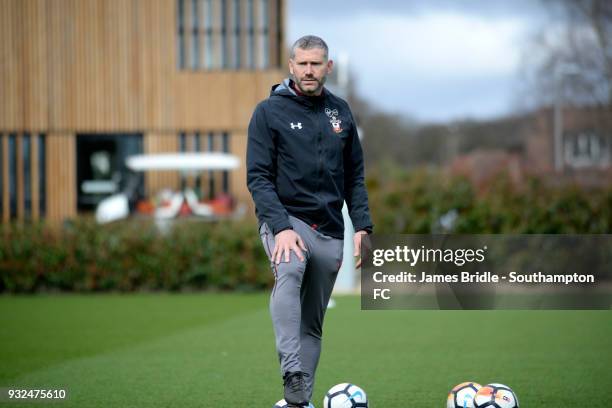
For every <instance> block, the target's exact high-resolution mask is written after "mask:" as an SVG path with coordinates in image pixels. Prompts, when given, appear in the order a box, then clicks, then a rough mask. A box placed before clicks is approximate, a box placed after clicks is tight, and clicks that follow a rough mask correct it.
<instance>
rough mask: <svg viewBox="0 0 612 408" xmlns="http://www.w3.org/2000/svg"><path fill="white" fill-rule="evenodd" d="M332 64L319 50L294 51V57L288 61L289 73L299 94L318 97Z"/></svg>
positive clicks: (299, 49)
mask: <svg viewBox="0 0 612 408" xmlns="http://www.w3.org/2000/svg"><path fill="white" fill-rule="evenodd" d="M333 65H334V63H333V61H332V60H327V59H326V58H325V51H324V50H323V49H321V48H311V49H309V50H303V49H301V48H296V49H295V57H294V58H292V59H290V60H289V72H290V73H291V76H292V79H293V81H294V82H295V84H296V85H297V87H298V89H299V90H300V92H302V93H303V94H305V95H310V96H312V95H320V94H321V90H322V89H323V85H324V84H325V80H326V79H327V75H328V74H329V73H331V71H332V67H333Z"/></svg>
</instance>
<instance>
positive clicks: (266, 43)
mask: <svg viewBox="0 0 612 408" xmlns="http://www.w3.org/2000/svg"><path fill="white" fill-rule="evenodd" d="M258 14H259V24H258V30H257V33H258V37H259V38H258V44H259V52H258V55H259V66H258V68H259V69H266V68H268V66H269V62H270V39H269V37H268V26H269V22H268V0H259V13H258Z"/></svg>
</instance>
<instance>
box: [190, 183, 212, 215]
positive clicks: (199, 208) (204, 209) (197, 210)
mask: <svg viewBox="0 0 612 408" xmlns="http://www.w3.org/2000/svg"><path fill="white" fill-rule="evenodd" d="M184 194H185V200H187V205H188V206H189V208H190V209H191V211H192V212H193V213H194V214H195V215H199V216H201V217H210V216H211V215H213V210H212V207H211V206H210V205H208V204H204V203H201V202H199V201H198V196H196V193H195V192H194V191H193V190H192V189H187V190H185V193H184Z"/></svg>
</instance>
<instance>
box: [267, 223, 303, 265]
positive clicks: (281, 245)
mask: <svg viewBox="0 0 612 408" xmlns="http://www.w3.org/2000/svg"><path fill="white" fill-rule="evenodd" d="M302 249H303V250H304V251H307V249H306V245H304V241H302V238H301V237H300V236H299V235H298V234H297V233H296V232H295V231H294V230H291V229H286V230H283V231H281V232H279V233H278V234H276V235H275V236H274V250H273V251H272V259H273V260H274V262H276V264H277V265H278V264H279V263H281V259H282V256H283V253H284V254H285V262H289V258H290V256H291V252H290V251H291V250H293V252H295V254H296V255H297V257H298V258H300V261H302V262H304V255H303V254H302Z"/></svg>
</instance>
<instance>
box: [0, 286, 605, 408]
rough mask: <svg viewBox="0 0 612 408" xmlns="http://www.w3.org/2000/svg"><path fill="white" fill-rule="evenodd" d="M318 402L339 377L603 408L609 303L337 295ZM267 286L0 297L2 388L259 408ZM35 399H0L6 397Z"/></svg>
mask: <svg viewBox="0 0 612 408" xmlns="http://www.w3.org/2000/svg"><path fill="white" fill-rule="evenodd" d="M336 300H337V306H336V307H335V308H333V309H330V310H329V311H328V314H327V318H326V325H325V338H324V344H323V355H322V358H321V361H320V364H319V372H318V376H317V384H316V390H315V395H314V401H313V402H314V404H315V406H316V407H317V408H321V404H322V402H321V401H322V399H323V394H324V392H325V391H326V390H327V389H328V388H329V387H331V386H332V385H334V384H336V383H340V382H346V381H348V382H353V383H355V384H358V385H360V386H361V387H363V388H364V389H365V390H366V392H367V393H368V396H369V399H370V404H371V406H372V407H374V408H394V407H397V408H405V407H411V408H412V407H415V408H419V407H422V408H429V407H431V408H434V407H445V404H446V395H447V393H448V391H449V389H450V388H451V387H452V386H454V385H455V384H457V383H460V382H462V381H468V380H471V381H477V382H480V383H482V384H485V383H487V382H501V383H505V384H507V385H510V386H511V387H512V388H513V389H514V390H515V392H516V393H517V395H518V397H519V400H520V402H521V407H527V408H528V407H537V408H544V407H555V408H564V407H567V408H570V407H571V408H575V407H589V408H595V407H602V408H603V407H606V408H608V407H610V406H612V393H611V392H610V390H612V368H611V366H612V364H611V363H612V314H611V312H610V311H361V310H360V304H359V298H357V297H339V298H336ZM267 302H268V295H267V294H256V295H239V294H208V293H203V294H181V295H172V294H137V295H118V294H117V295H89V296H81V295H44V296H3V297H0V387H5V388H6V387H11V388H45V389H53V388H64V389H66V390H67V391H68V393H69V399H68V400H67V401H64V402H61V403H56V404H52V406H54V407H58V408H59V407H83V408H86V407H105V408H106V407H168V408H170V407H181V408H186V407H213V408H215V407H219V408H223V407H258V408H259V407H264V408H270V407H271V406H272V405H273V403H274V402H275V401H276V400H278V399H280V398H281V394H282V389H281V383H280V377H279V373H278V365H277V360H276V354H275V351H274V344H273V334H272V326H271V322H270V319H269V316H268V308H267V307H268V305H267ZM49 405H51V404H45V403H40V402H38V403H24V402H21V403H16V404H11V403H7V402H2V401H0V408H2V407H4V406H18V407H27V406H33V407H41V406H49Z"/></svg>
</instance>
